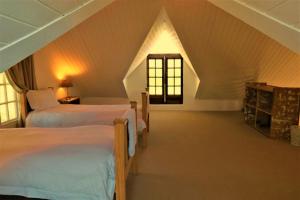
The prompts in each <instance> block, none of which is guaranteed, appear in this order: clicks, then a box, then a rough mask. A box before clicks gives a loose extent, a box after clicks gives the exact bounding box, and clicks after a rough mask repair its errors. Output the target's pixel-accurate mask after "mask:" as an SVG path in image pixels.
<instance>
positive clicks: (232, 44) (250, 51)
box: [35, 0, 300, 100]
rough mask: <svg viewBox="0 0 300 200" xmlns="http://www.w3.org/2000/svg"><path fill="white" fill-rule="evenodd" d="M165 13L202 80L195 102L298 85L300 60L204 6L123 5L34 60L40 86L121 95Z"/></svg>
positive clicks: (172, 2) (127, 0)
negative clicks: (248, 84)
mask: <svg viewBox="0 0 300 200" xmlns="http://www.w3.org/2000/svg"><path fill="white" fill-rule="evenodd" d="M163 7H164V8H165V9H166V12H167V14H168V16H169V18H170V21H171V22H172V24H173V26H174V30H175V31H176V33H177V35H178V38H179V40H180V41H181V43H182V47H183V48H184V50H185V51H186V54H187V55H188V57H189V59H190V61H191V63H192V64H193V66H194V69H195V72H196V73H197V75H198V76H199V77H200V79H201V84H200V87H199V89H198V91H197V95H196V97H197V98H199V99H222V100H223V99H225V100H228V99H240V98H242V97H243V93H244V84H245V81H254V80H259V81H267V82H269V83H271V84H275V85H281V86H296V87H297V86H298V87H299V86H300V79H299V77H300V57H299V54H297V53H295V52H293V51H291V50H289V49H288V48H286V47H285V46H283V45H281V44H280V43H278V42H277V41H275V40H273V39H271V38H270V37H268V36H267V35H265V34H263V33H262V32H260V31H258V30H257V29H255V28H253V27H252V26H250V25H248V24H246V23H245V22H243V21H241V20H239V19H238V18H236V17H234V16H232V15H231V14H228V13H227V12H225V11H224V10H223V9H220V8H218V7H216V6H214V5H213V4H211V3H210V2H208V1H199V0H187V1H178V0H165V1H162V0H153V1H148V0H122V1H115V2H113V3H112V4H110V5H109V6H107V7H105V8H104V9H102V10H101V11H100V12H98V13H97V14H96V15H94V16H92V17H91V18H89V19H87V20H86V21H85V22H84V23H82V24H80V25H79V26H77V27H75V28H74V29H72V30H71V31H69V32H68V33H66V34H65V35H63V36H62V37H60V38H58V39H57V40H55V41H54V42H52V43H50V44H49V45H47V46H46V47H44V48H43V49H41V50H40V51H38V52H37V53H36V54H35V62H36V70H37V78H38V85H39V87H41V88H43V87H48V86H54V87H56V86H57V85H58V83H59V79H61V78H62V77H63V76H66V75H71V76H73V80H74V83H75V87H76V88H77V89H78V90H79V91H80V93H81V95H82V96H83V97H85V96H88V97H92V96H94V97H96V96H118V97H121V96H126V92H125V88H124V86H123V82H122V81H123V79H124V77H125V75H126V73H127V71H128V69H129V67H130V65H131V64H132V62H133V61H134V58H135V56H136V55H137V52H138V51H139V49H140V47H141V46H142V44H143V42H144V41H145V38H146V36H147V34H148V33H149V31H150V30H151V27H152V25H153V23H154V22H155V20H156V17H157V16H158V14H159V12H160V10H161V9H162V8H163ZM145 67H146V66H145ZM145 76H146V75H145Z"/></svg>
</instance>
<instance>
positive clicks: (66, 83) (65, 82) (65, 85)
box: [60, 79, 73, 88]
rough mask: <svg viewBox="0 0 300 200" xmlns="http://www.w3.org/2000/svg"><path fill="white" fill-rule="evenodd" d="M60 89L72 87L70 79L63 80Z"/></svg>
mask: <svg viewBox="0 0 300 200" xmlns="http://www.w3.org/2000/svg"><path fill="white" fill-rule="evenodd" d="M60 87H66V88H68V87H73V83H72V81H71V80H70V79H65V80H62V81H61V83H60Z"/></svg>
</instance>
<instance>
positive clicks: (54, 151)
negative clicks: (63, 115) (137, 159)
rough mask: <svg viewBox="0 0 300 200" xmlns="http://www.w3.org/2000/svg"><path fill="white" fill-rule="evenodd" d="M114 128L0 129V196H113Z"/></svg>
mask: <svg viewBox="0 0 300 200" xmlns="http://www.w3.org/2000/svg"><path fill="white" fill-rule="evenodd" d="M113 133H114V127H113V126H100V125H95V126H82V127H74V128H43V129H41V128H28V129H4V130H1V129H0V194H2V195H20V196H26V197H31V198H42V199H52V200H62V199H63V200H74V199H80V200H112V199H113V194H114V186H115V172H114V165H115V163H114V155H113V140H114V134H113Z"/></svg>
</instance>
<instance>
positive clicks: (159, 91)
mask: <svg viewBox="0 0 300 200" xmlns="http://www.w3.org/2000/svg"><path fill="white" fill-rule="evenodd" d="M156 94H157V95H162V87H156Z"/></svg>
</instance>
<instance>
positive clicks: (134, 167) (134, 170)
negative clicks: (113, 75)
mask: <svg viewBox="0 0 300 200" xmlns="http://www.w3.org/2000/svg"><path fill="white" fill-rule="evenodd" d="M130 105H131V108H132V109H134V111H135V122H136V123H135V124H136V127H135V130H136V133H135V134H136V139H137V141H138V134H137V102H136V101H130ZM136 149H137V148H136ZM132 173H133V174H137V173H138V164H137V153H136V154H135V155H134V157H133V160H132Z"/></svg>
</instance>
